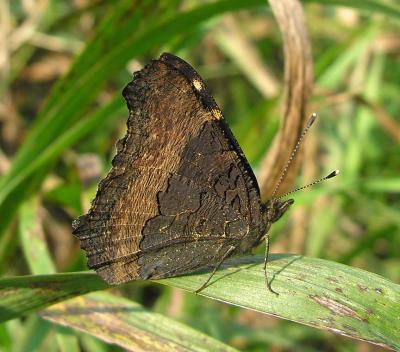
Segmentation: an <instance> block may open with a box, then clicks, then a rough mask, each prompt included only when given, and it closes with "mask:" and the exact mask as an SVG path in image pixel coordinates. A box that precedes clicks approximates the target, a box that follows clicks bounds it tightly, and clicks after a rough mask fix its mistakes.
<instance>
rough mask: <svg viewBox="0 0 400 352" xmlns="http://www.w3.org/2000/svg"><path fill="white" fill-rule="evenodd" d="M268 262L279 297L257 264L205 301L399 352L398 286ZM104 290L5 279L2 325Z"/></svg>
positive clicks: (341, 268) (216, 284)
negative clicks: (266, 283) (270, 315)
mask: <svg viewBox="0 0 400 352" xmlns="http://www.w3.org/2000/svg"><path fill="white" fill-rule="evenodd" d="M271 257H272V258H271V262H270V264H269V266H268V274H269V278H270V280H271V284H272V287H273V289H274V290H275V291H277V292H278V293H279V296H276V295H274V294H272V293H271V292H269V291H268V290H267V289H266V286H265V282H264V273H263V270H262V267H263V264H262V262H263V258H262V257H260V256H248V257H242V258H239V259H231V260H228V261H226V263H224V265H223V267H222V269H221V270H219V271H218V272H217V273H216V275H215V276H214V277H213V278H212V280H211V282H210V285H209V286H208V287H207V288H205V289H204V290H203V291H202V292H201V293H200V294H201V295H203V296H206V297H209V298H212V299H216V300H219V301H222V302H226V303H229V304H233V305H236V306H240V307H244V308H247V309H253V310H256V311H259V312H263V313H266V314H272V315H275V316H278V317H281V318H284V319H288V320H292V321H295V322H298V323H301V324H305V325H309V326H313V327H316V328H320V329H328V330H331V331H333V332H335V333H338V334H342V335H346V336H350V337H353V338H356V339H362V340H366V341H369V342H371V343H374V344H378V345H381V346H384V347H389V348H393V349H395V348H397V349H399V348H400V336H399V334H398V327H399V323H400V305H399V303H398V302H400V286H399V285H396V284H394V283H392V282H390V281H388V280H386V279H385V278H383V277H381V276H378V275H375V274H372V273H369V272H366V271H364V270H360V269H356V268H352V267H349V266H346V265H342V264H338V263H335V262H330V261H327V260H321V259H315V258H307V257H301V256H295V255H285V254H282V255H273V256H271ZM209 275H210V273H209V272H203V273H201V274H193V275H188V276H182V277H174V278H170V279H164V280H159V281H158V282H160V283H163V284H166V285H169V286H173V287H178V288H182V289H185V290H188V291H191V292H193V291H195V290H196V289H197V288H199V287H200V286H201V285H202V284H203V283H204V281H205V280H206V279H207V278H208V276H209ZM133 284H134V283H133ZM106 287H107V285H106V284H105V283H103V282H102V281H101V280H100V279H99V278H98V277H97V275H95V274H91V273H71V274H59V275H47V276H26V277H16V278H9V279H2V280H0V321H5V320H8V319H12V318H15V317H18V316H21V315H24V314H26V313H27V312H29V311H33V310H38V309H41V308H45V307H47V306H48V305H51V304H53V303H55V302H59V301H62V300H65V299H67V298H70V297H72V296H76V295H80V294H84V293H87V292H90V291H94V290H101V289H104V288H106Z"/></svg>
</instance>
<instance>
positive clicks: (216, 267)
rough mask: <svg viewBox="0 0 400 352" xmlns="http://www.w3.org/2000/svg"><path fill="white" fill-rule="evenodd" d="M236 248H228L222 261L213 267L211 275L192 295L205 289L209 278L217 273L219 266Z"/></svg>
mask: <svg viewBox="0 0 400 352" xmlns="http://www.w3.org/2000/svg"><path fill="white" fill-rule="evenodd" d="M235 248H236V247H234V246H230V247H229V248H228V250H227V251H226V252H225V254H224V255H223V256H222V259H221V260H220V261H219V263H218V264H217V265H216V266H215V267H214V270H213V271H212V273H211V274H210V276H209V277H208V279H207V280H206V282H205V283H204V284H203V285H201V287H200V288H198V289H197V290H196V291H194V293H199V292H200V291H202V290H203V289H205V288H206V287H207V285H208V283H209V282H210V280H211V278H212V277H213V276H214V274H215V273H216V272H217V270H218V269H219V268H220V266H221V265H222V263H223V262H224V260H225V259H226V258H227V257H228V256H229V254H231V253H232V252H233V251H234V250H235Z"/></svg>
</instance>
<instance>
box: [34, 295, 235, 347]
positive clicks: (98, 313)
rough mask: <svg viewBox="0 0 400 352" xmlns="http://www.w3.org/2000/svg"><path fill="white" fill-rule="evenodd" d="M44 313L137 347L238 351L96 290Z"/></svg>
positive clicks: (109, 341)
mask: <svg viewBox="0 0 400 352" xmlns="http://www.w3.org/2000/svg"><path fill="white" fill-rule="evenodd" d="M41 316H42V317H43V318H45V319H47V320H49V321H51V322H53V323H57V324H61V325H63V326H68V327H71V328H74V329H78V330H80V331H84V332H86V333H89V334H91V335H93V336H96V337H97V338H99V339H101V340H103V341H106V342H108V343H112V344H116V345H118V346H121V347H122V348H126V349H129V350H135V351H155V352H156V351H176V350H188V351H231V352H233V351H236V350H235V349H233V348H231V347H229V346H228V345H225V344H224V343H222V342H219V341H218V340H215V339H213V338H211V337H209V336H207V335H205V334H203V333H201V332H199V331H196V330H194V329H192V328H190V327H189V326H186V325H184V324H182V323H179V322H177V321H175V320H172V319H169V318H167V317H165V316H163V315H161V314H158V313H153V312H151V311H148V310H146V309H145V308H143V307H142V306H141V305H139V304H137V303H135V302H132V301H130V300H128V299H126V298H122V297H117V296H115V295H112V294H109V293H104V292H97V293H92V294H90V295H86V296H82V297H77V298H73V299H71V300H68V301H65V302H62V303H58V304H57V305H54V306H52V307H50V308H47V309H46V310H44V311H43V312H42V313H41Z"/></svg>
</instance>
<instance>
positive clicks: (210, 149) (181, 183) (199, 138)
mask: <svg viewBox="0 0 400 352" xmlns="http://www.w3.org/2000/svg"><path fill="white" fill-rule="evenodd" d="M123 96H124V98H125V100H126V102H127V105H128V109H129V119H128V122H127V127H128V131H127V134H126V136H125V137H124V138H122V139H121V140H120V141H119V142H118V144H117V155H116V156H115V157H114V159H113V162H112V169H111V171H110V172H109V174H108V175H107V176H106V178H105V179H104V180H102V181H101V182H100V184H99V187H98V191H97V195H96V198H95V199H94V200H93V202H92V207H91V209H90V210H89V212H88V214H86V215H83V216H81V217H80V218H78V219H77V220H75V221H74V223H73V233H74V235H75V236H76V237H77V238H79V239H80V241H81V248H83V249H84V250H85V251H86V254H87V257H88V266H89V267H90V268H92V269H95V270H96V271H97V272H98V274H99V275H100V276H101V277H102V278H103V279H104V280H106V281H107V282H108V283H110V284H118V283H122V282H126V281H129V280H135V279H149V278H155V279H156V278H164V277H170V276H175V275H179V274H185V273H189V272H192V271H195V270H197V269H199V268H202V267H205V266H208V265H213V266H215V265H218V263H220V262H221V261H223V260H224V259H225V258H226V257H228V256H231V255H236V254H243V253H247V252H248V251H249V250H250V249H251V248H253V247H255V246H257V245H258V244H259V243H260V241H261V240H262V239H263V237H264V235H265V234H266V232H267V231H268V229H269V227H270V225H271V223H272V222H273V221H275V220H277V218H279V217H280V215H282V214H283V213H284V212H285V211H286V209H287V208H288V206H289V205H290V204H291V203H290V204H289V203H287V202H286V203H287V204H286V203H285V202H272V203H267V204H263V203H262V202H261V198H260V192H259V188H258V185H257V181H256V178H255V176H254V174H253V172H252V170H251V168H250V166H249V164H248V162H247V160H246V158H245V156H244V154H243V152H242V150H241V149H240V147H239V145H238V143H237V141H236V139H235V138H234V136H233V134H232V132H231V131H230V129H229V127H228V125H227V124H226V122H225V120H224V119H223V117H222V113H221V111H220V109H219V108H218V106H217V104H216V103H215V101H214V99H213V98H212V97H211V95H210V94H209V93H208V91H207V88H206V86H205V83H204V82H203V80H202V79H201V77H200V76H199V75H198V74H197V73H196V72H195V71H194V69H193V68H192V67H191V66H190V65H189V64H187V63H186V62H185V61H183V60H182V59H179V58H178V57H176V56H173V55H170V54H163V55H161V57H160V59H159V60H153V61H152V62H151V63H150V64H148V65H147V66H145V67H144V68H143V69H142V70H141V71H139V72H137V73H135V74H134V78H133V80H132V82H131V83H129V84H128V85H127V87H126V88H125V89H124V91H123ZM278 203H279V204H278Z"/></svg>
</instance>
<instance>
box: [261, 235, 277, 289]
mask: <svg viewBox="0 0 400 352" xmlns="http://www.w3.org/2000/svg"><path fill="white" fill-rule="evenodd" d="M264 237H265V255H264V277H265V284H266V285H267V288H268V290H269V291H270V292H272V293H273V294H275V295H277V296H279V293H278V292H276V291H274V290H273V289H272V287H271V284H270V282H269V281H268V274H267V263H268V255H269V234H268V233H267V234H265V236H264Z"/></svg>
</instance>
